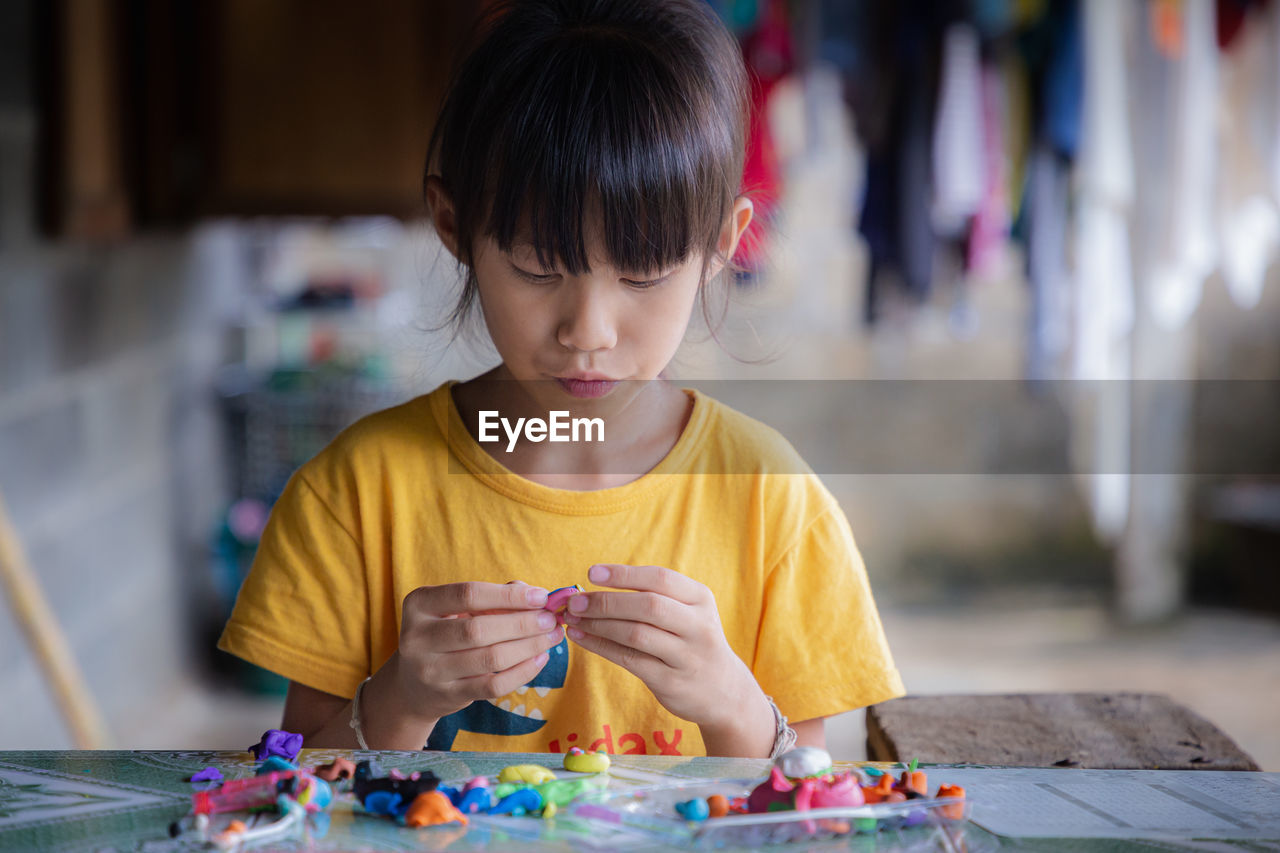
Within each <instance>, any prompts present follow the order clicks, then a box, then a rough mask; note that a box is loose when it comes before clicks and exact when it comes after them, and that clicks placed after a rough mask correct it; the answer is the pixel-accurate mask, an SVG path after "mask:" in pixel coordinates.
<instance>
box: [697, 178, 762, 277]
mask: <svg viewBox="0 0 1280 853" xmlns="http://www.w3.org/2000/svg"><path fill="white" fill-rule="evenodd" d="M754 214H755V207H754V205H752V204H751V199H749V198H747V197H746V196H744V195H740V196H738V197H737V199H735V200H734V202H733V211H732V212H731V213H730V214H729V219H728V221H726V222H725V224H724V227H723V228H722V229H720V239H719V240H717V241H716V256H715V258H713V259H712V261H711V268H710V269H709V270H708V271H707V272H708V275H707V278H715V277H716V275H718V274H719V273H720V270H722V269H724V265H725V264H727V263H728V262H729V260H730V258H732V257H733V253H734V251H736V250H737V248H738V241H739V240H741V239H742V234H743V232H745V231H746V230H747V226H748V225H750V224H751V217H752V216H753V215H754Z"/></svg>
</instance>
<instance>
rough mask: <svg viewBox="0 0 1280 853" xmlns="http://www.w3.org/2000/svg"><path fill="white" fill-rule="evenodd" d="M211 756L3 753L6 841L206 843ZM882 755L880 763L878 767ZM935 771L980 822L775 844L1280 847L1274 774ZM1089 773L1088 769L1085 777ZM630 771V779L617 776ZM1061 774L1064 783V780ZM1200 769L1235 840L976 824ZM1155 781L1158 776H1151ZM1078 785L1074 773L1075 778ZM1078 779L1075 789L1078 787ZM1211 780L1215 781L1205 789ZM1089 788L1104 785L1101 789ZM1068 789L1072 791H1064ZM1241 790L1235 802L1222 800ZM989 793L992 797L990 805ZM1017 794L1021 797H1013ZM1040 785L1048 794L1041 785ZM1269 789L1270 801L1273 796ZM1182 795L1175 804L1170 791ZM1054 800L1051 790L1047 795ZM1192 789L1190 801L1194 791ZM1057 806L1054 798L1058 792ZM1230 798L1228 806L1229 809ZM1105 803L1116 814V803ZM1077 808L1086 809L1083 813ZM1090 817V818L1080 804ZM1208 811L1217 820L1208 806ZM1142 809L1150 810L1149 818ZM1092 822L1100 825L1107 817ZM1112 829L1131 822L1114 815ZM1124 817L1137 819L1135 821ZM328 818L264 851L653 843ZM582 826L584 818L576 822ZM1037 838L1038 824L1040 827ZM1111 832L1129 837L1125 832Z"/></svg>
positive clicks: (75, 847)
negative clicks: (194, 797)
mask: <svg viewBox="0 0 1280 853" xmlns="http://www.w3.org/2000/svg"><path fill="white" fill-rule="evenodd" d="M338 755H342V756H345V757H348V758H351V759H353V760H360V759H362V758H368V757H376V758H377V759H378V761H379V763H380V764H381V765H382V767H383V768H384V769H385V770H390V769H392V768H396V769H399V770H402V771H404V772H406V773H407V772H411V771H414V770H428V769H429V770H432V771H433V772H435V773H436V774H437V775H438V776H440V777H441V778H442V779H444V780H446V781H450V780H465V779H469V778H471V777H473V776H477V775H495V774H496V773H497V772H498V771H499V770H500V769H501V768H503V767H505V766H507V765H509V764H517V763H539V764H544V765H546V766H548V767H552V768H558V767H559V760H560V756H555V755H545V754H538V755H513V754H502V753H437V752H421V753H413V752H378V753H374V752H362V751H341V750H304V751H303V753H302V755H301V756H300V758H299V762H300V764H301V765H302V766H304V767H314V766H316V765H319V764H322V763H325V762H327V761H330V760H332V758H333V757H335V756H338ZM614 760H615V767H616V770H617V779H618V780H619V784H622V785H626V784H638V782H637V780H643V779H645V778H646V777H647V778H648V780H649V782H650V783H652V782H655V781H657V782H660V783H664V784H665V783H666V782H667V781H668V780H669V781H670V782H671V783H672V784H694V783H696V782H698V781H700V780H713V779H722V778H730V779H756V778H763V777H764V776H765V775H766V773H767V770H768V767H769V763H768V762H767V761H753V760H742V759H723V758H678V757H662V756H631V755H627V756H615V759H614ZM207 766H215V767H218V768H219V769H220V770H221V771H222V772H223V774H224V775H225V776H226V778H228V779H234V778H244V777H248V776H251V775H253V771H254V769H255V766H256V765H255V762H254V761H253V758H252V756H251V755H250V754H249V753H247V752H153V751H113V752H79V751H71V752H52V751H30V752H0V850H59V851H83V853H90V851H93V853H107V851H144V853H162V851H171V850H172V851H177V850H192V849H203V848H201V847H200V846H199V845H198V844H196V843H195V842H194V841H193V840H192V839H190V838H185V839H184V838H179V839H170V838H169V837H168V832H167V828H168V826H169V824H170V823H171V822H173V821H174V820H177V819H178V818H181V817H182V816H183V815H185V814H187V812H188V811H189V808H190V804H191V794H192V792H193V791H194V790H198V789H199V788H200V787H203V786H199V785H193V784H191V783H189V782H188V781H187V779H188V778H189V777H190V776H191V775H192V774H193V773H195V772H197V771H199V770H201V769H203V768H205V767H207ZM882 766H884V765H882ZM929 770H930V773H929V775H930V782H931V785H932V786H936V785H937V784H938V783H939V782H947V781H949V779H950V780H951V781H960V782H961V783H962V784H964V785H965V787H966V788H967V790H968V792H969V797H970V800H971V801H972V802H973V804H974V817H975V820H974V821H973V822H970V823H968V824H965V825H961V826H959V827H954V828H952V829H951V830H948V831H947V832H945V833H943V832H941V831H939V830H924V829H922V830H910V831H903V832H901V833H894V834H892V835H889V834H885V833H881V834H880V835H878V836H868V835H854V836H850V837H846V838H843V839H830V840H827V841H817V842H805V843H800V844H790V845H785V846H784V845H780V846H779V847H778V849H785V850H791V851H801V850H803V851H805V853H808V851H818V850H857V851H873V850H874V851H883V850H963V851H966V853H986V851H1005V850H1018V851H1023V850H1025V851H1139V850H1142V851H1145V850H1206V851H1208V850H1213V851H1226V850H1229V851H1235V850H1254V851H1280V774H1277V773H1227V772H1214V771H1185V772H1174V771H1167V772H1163V773H1161V772H1160V771H1154V772H1155V773H1158V774H1160V775H1158V776H1156V775H1145V776H1144V775H1143V774H1149V773H1151V772H1150V771H1102V770H1097V771H1085V770H1051V771H1028V770H1026V769H1022V768H991V767H987V768H960V767H932V768H929ZM1045 772H1048V773H1052V774H1054V776H1053V777H1052V778H1053V782H1052V783H1046V782H1044V781H1037V780H1038V779H1040V777H1037V776H1036V775H1035V774H1037V773H1045ZM1091 774H1092V775H1091ZM628 777H630V779H631V780H632V781H631V782H630V783H628V782H625V781H623V780H625V779H627V778H628ZM1059 779H1060V780H1062V783H1061V784H1059V782H1058V780H1059ZM1201 780H1205V781H1206V784H1207V782H1208V781H1212V786H1209V787H1206V788H1205V790H1211V791H1213V792H1214V795H1213V796H1206V797H1204V800H1205V801H1207V802H1208V803H1209V805H1204V804H1203V803H1202V802H1201V804H1200V806H1199V808H1201V809H1203V810H1205V811H1206V817H1207V818H1208V819H1209V821H1210V822H1212V821H1213V820H1218V821H1219V823H1220V824H1221V826H1223V827H1226V826H1227V823H1228V822H1229V819H1230V818H1232V817H1233V816H1239V815H1245V816H1247V818H1248V819H1247V820H1244V819H1243V818H1241V823H1240V825H1242V826H1245V827H1248V828H1249V831H1248V832H1246V833H1244V835H1243V836H1241V835H1240V834H1239V833H1237V834H1236V836H1235V837H1233V836H1232V833H1231V832H1230V831H1226V832H1218V833H1217V834H1216V835H1215V834H1212V833H1211V834H1210V835H1209V836H1207V837H1206V838H1205V839H1202V840H1200V841H1188V840H1184V839H1182V838H1180V837H1178V833H1177V832H1170V836H1171V837H1169V838H1157V837H1151V836H1150V831H1149V830H1148V836H1149V837H1146V838H1140V839H1123V838H1115V837H1101V836H1104V835H1105V834H1106V832H1105V828H1106V824H1105V822H1102V823H1101V825H1102V826H1103V831H1100V830H1099V829H1098V827H1097V825H1094V826H1093V827H1092V829H1091V830H1090V831H1089V832H1085V829H1086V827H1087V826H1088V825H1089V821H1087V820H1082V821H1081V822H1080V823H1079V824H1078V826H1079V834H1092V836H1093V837H1079V835H1078V833H1077V832H1073V831H1072V830H1073V827H1072V826H1067V827H1065V831H1063V832H1062V833H1061V834H1060V835H1057V836H1056V837H1038V838H1027V837H1022V838H1011V837H1002V836H997V835H995V834H993V833H991V832H988V831H987V830H986V829H984V828H982V825H981V824H983V823H986V824H987V825H993V826H994V825H996V824H994V823H992V822H990V821H987V820H985V819H984V818H983V814H984V812H983V808H987V809H988V811H987V812H986V814H987V815H989V816H996V817H998V816H999V813H998V811H995V809H998V808H999V807H1001V805H1002V803H1001V798H1002V797H1004V798H1005V802H1004V806H1007V803H1008V799H1007V798H1008V797H1009V796H1011V794H1010V792H1012V791H1014V790H1015V786H1017V785H1028V786H1031V788H1032V789H1033V790H1034V791H1037V792H1040V791H1047V792H1049V793H1050V794H1056V795H1057V797H1058V798H1059V799H1060V800H1064V801H1071V802H1074V803H1076V804H1078V805H1079V807H1080V808H1081V809H1086V810H1088V812H1089V813H1091V814H1093V815H1095V816H1101V818H1106V817H1107V815H1106V813H1105V808H1106V806H1105V804H1104V806H1103V807H1099V806H1097V805H1090V804H1089V803H1086V802H1083V801H1082V799H1081V797H1083V799H1085V800H1087V799H1088V795H1087V794H1081V793H1080V792H1081V791H1087V790H1091V789H1090V788H1087V787H1085V788H1082V787H1080V786H1081V785H1085V786H1093V785H1097V784H1098V783H1099V782H1111V783H1114V784H1117V785H1120V786H1121V788H1120V789H1119V790H1123V786H1126V785H1130V786H1131V785H1134V784H1137V783H1142V784H1143V787H1144V796H1150V795H1149V794H1148V793H1146V792H1145V788H1148V787H1149V788H1151V789H1154V790H1156V791H1158V792H1163V793H1159V794H1158V795H1157V796H1164V795H1165V794H1167V795H1168V797H1169V798H1171V799H1170V800H1169V803H1170V804H1174V805H1178V806H1179V807H1180V808H1184V809H1193V810H1194V809H1196V808H1197V802H1200V800H1201V798H1200V796H1199V795H1198V794H1197V795H1194V796H1191V795H1189V794H1188V792H1190V791H1192V789H1191V788H1190V787H1187V786H1189V785H1194V784H1198V783H1199V782H1200V781H1201ZM1157 782H1158V783H1159V784H1157ZM1077 783H1078V784H1077ZM1072 784H1076V787H1074V788H1073V787H1072ZM1213 786H1216V787H1213ZM1092 790H1098V791H1101V790H1102V789H1101V788H1096V789H1092ZM1071 791H1075V792H1076V793H1075V794H1072V793H1070V792H1071ZM1233 792H1238V793H1240V794H1241V795H1242V796H1241V798H1240V799H1239V800H1238V803H1237V805H1238V807H1239V808H1240V809H1244V810H1245V811H1236V810H1235V806H1232V805H1229V803H1230V802H1231V801H1233V800H1234V799H1235V798H1234V797H1233ZM984 793H985V794H986V795H987V798H986V806H984V805H983V803H984ZM1019 796H1021V795H1020V794H1019ZM1045 796H1048V794H1045ZM1273 797H1274V799H1273ZM1172 798H1176V802H1175V799H1172ZM1048 799H1050V800H1054V797H1052V796H1048ZM1193 800H1195V801H1196V802H1193ZM1059 805H1061V803H1060V802H1059ZM1227 809H1231V810H1232V811H1231V814H1228V813H1227V811H1226V810H1227ZM1112 812H1113V814H1120V813H1121V812H1120V811H1118V810H1115V809H1112ZM1081 814H1082V815H1084V814H1085V812H1081ZM1086 816H1087V815H1086ZM1214 816H1216V818H1215V817H1214ZM1148 817H1150V814H1149V815H1148ZM1101 818H1099V820H1096V821H1094V823H1095V824H1099V823H1100V822H1101ZM1110 820H1111V821H1112V824H1114V825H1116V826H1120V825H1122V824H1123V825H1128V824H1127V822H1126V821H1123V820H1119V819H1117V818H1115V817H1114V816H1113V817H1111V818H1110ZM1130 820H1132V821H1134V822H1133V824H1132V826H1138V825H1139V824H1138V822H1137V819H1136V818H1132V817H1131V818H1130ZM326 823H327V824H328V825H327V827H325V828H324V829H323V830H322V834H321V833H320V832H312V833H310V834H309V836H308V837H306V838H301V839H297V840H294V841H290V842H284V843H278V844H274V845H272V848H271V849H306V850H423V849H427V850H442V849H445V848H446V847H447V848H448V849H449V850H460V851H466V850H479V849H520V850H564V851H568V850H579V849H584V847H591V846H593V845H594V846H595V847H597V848H601V847H605V848H614V849H655V847H658V848H660V845H655V844H654V843H652V842H651V841H644V842H643V843H641V842H642V839H640V838H638V837H637V836H634V835H631V834H627V833H622V832H621V831H620V830H619V831H618V832H619V833H620V834H618V835H616V836H611V835H610V832H611V830H610V829H609V828H608V827H607V826H601V827H586V828H585V829H584V827H583V826H575V821H573V820H572V819H564V820H562V819H560V818H557V819H555V820H550V821H543V820H540V819H537V818H532V817H521V818H512V817H506V818H482V819H480V820H474V821H473V822H472V825H471V826H470V827H469V828H468V829H465V830H464V829H462V828H460V827H458V826H456V825H453V826H446V827H430V828H423V829H405V828H402V827H399V826H397V825H396V824H394V823H393V822H391V821H389V820H387V819H385V818H380V817H374V816H370V815H366V814H363V813H361V809H360V807H359V805H358V804H355V803H354V802H353V801H352V798H350V797H343V798H339V799H338V800H337V801H335V804H334V806H333V807H332V808H331V809H330V813H329V818H328V820H327V821H326ZM579 823H580V822H579ZM1041 834H1042V835H1043V833H1041ZM1119 834H1121V835H1124V834H1131V833H1127V832H1126V831H1123V830H1121V831H1120V832H1119Z"/></svg>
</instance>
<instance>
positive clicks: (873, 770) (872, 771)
mask: <svg viewBox="0 0 1280 853" xmlns="http://www.w3.org/2000/svg"><path fill="white" fill-rule="evenodd" d="M861 769H862V772H863V773H866V774H867V775H868V776H870V777H871V778H873V779H875V778H877V777H879V776H883V775H884V771H883V770H881V769H880V768H879V767H863V768H861Z"/></svg>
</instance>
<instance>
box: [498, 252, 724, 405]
mask: <svg viewBox="0 0 1280 853" xmlns="http://www.w3.org/2000/svg"><path fill="white" fill-rule="evenodd" d="M588 257H590V258H591V259H592V264H591V269H590V270H588V271H586V272H583V273H582V274H580V275H570V274H568V273H567V272H565V271H564V269H563V268H562V267H558V266H553V267H549V268H544V267H542V266H541V265H540V264H539V263H538V260H537V255H536V254H535V252H534V250H533V248H532V247H530V246H516V247H513V249H512V250H511V251H510V252H503V251H502V250H501V249H499V248H498V246H497V244H496V243H495V242H493V240H492V239H489V238H486V239H484V240H482V241H478V242H477V245H476V253H475V274H476V282H477V285H478V291H479V297H480V305H481V308H482V309H483V311H484V319H485V324H486V325H487V327H488V329H489V334H490V336H491V337H492V338H493V342H494V345H495V346H496V347H497V349H498V353H499V354H500V355H501V356H502V361H503V364H504V365H506V367H507V370H508V371H509V372H510V374H511V377H512V378H514V379H519V380H522V381H531V380H543V381H544V382H546V384H547V385H551V384H552V383H553V382H554V383H555V384H557V385H558V386H559V387H560V388H561V389H562V390H563V391H564V392H565V393H566V394H568V395H570V396H573V397H591V396H604V395H607V394H608V393H610V392H611V391H612V389H613V387H614V386H613V385H612V384H611V383H616V382H622V381H626V380H648V379H654V378H656V377H657V376H658V375H659V374H660V373H661V372H662V370H663V369H664V368H665V367H666V366H667V364H668V363H669V362H670V361H671V359H672V357H674V355H675V353H676V349H677V348H678V347H679V346H680V342H681V340H682V339H683V338H684V334H685V329H686V328H687V327H688V325H689V318H690V316H691V315H692V312H693V304H694V301H695V300H696V299H697V296H698V288H699V285H700V283H701V280H702V257H701V256H697V257H691V258H688V259H686V260H685V261H684V262H683V263H680V264H678V265H676V266H673V267H669V268H667V269H661V270H653V271H648V272H645V271H640V270H625V269H618V268H617V267H614V266H612V265H611V264H609V263H608V262H607V261H606V260H604V259H603V257H601V254H600V253H599V252H598V251H597V246H595V245H592V243H591V242H588ZM709 272H714V270H709Z"/></svg>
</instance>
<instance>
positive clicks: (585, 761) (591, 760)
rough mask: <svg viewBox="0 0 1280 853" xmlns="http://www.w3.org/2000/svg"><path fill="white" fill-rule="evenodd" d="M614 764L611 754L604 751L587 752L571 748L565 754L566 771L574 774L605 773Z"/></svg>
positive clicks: (574, 747)
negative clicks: (610, 757)
mask: <svg viewBox="0 0 1280 853" xmlns="http://www.w3.org/2000/svg"><path fill="white" fill-rule="evenodd" d="M610 763H612V762H611V761H610V760H609V753H607V752H605V751H604V750H603V749H600V750H597V751H596V752H587V751H585V750H583V749H581V748H580V747H576V746H573V747H570V748H569V751H568V752H566V753H565V754H564V769H565V770H572V771H573V772H574V773H604V772H605V771H606V770H608V769H609V765H610Z"/></svg>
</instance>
